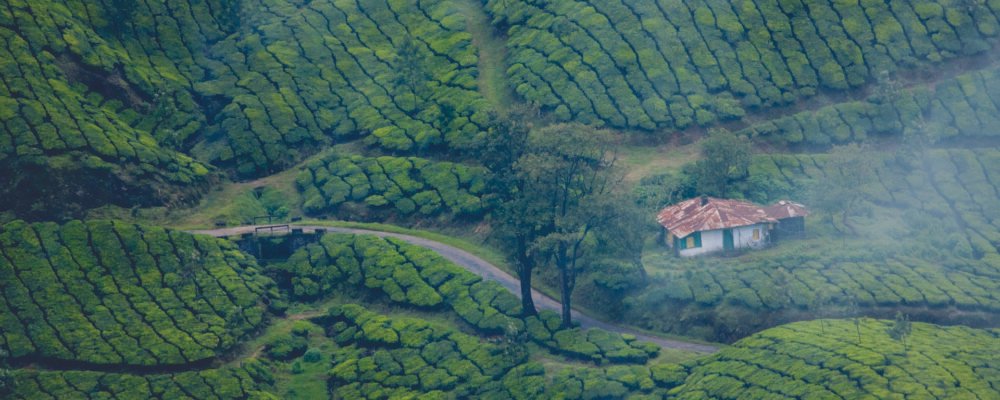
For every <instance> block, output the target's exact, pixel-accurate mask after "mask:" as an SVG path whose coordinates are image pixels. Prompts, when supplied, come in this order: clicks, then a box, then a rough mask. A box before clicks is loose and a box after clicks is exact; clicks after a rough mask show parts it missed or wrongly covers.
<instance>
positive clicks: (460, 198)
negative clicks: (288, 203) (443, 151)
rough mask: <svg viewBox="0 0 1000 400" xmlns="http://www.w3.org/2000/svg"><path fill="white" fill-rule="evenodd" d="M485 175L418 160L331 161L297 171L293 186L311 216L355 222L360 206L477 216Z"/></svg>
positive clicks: (483, 207)
mask: <svg viewBox="0 0 1000 400" xmlns="http://www.w3.org/2000/svg"><path fill="white" fill-rule="evenodd" d="M485 179H486V178H485V171H484V170H483V169H482V168H479V167H470V166H466V165H463V164H456V163H450V162H435V161H430V160H426V159H422V158H415V157H408V158H400V157H377V158H367V157H361V156H350V157H341V156H332V157H329V158H326V159H324V160H321V161H318V162H314V163H310V164H308V165H307V166H306V168H304V169H303V170H302V171H301V172H299V175H298V177H297V178H296V186H297V187H298V189H299V191H300V192H302V193H303V208H304V209H305V211H306V212H307V213H309V214H325V213H334V214H336V213H337V212H338V211H340V210H341V209H342V208H346V209H348V210H349V211H343V212H341V213H342V214H349V215H350V217H352V218H357V217H358V211H359V210H358V207H347V205H363V206H365V207H367V208H369V209H371V210H375V211H378V210H392V211H393V212H394V213H396V214H400V215H409V214H414V215H422V216H433V215H439V214H443V213H447V214H451V215H455V216H477V215H480V214H482V213H483V212H484V211H485V210H486V206H487V205H486V203H485V200H484V197H487V193H486V182H485Z"/></svg>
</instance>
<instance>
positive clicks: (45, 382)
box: [11, 362, 277, 400]
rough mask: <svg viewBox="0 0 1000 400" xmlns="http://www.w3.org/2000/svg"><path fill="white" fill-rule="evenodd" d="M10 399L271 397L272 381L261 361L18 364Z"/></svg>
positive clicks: (268, 399) (257, 399)
mask: <svg viewBox="0 0 1000 400" xmlns="http://www.w3.org/2000/svg"><path fill="white" fill-rule="evenodd" d="M14 379H15V381H16V382H17V383H16V385H15V390H14V392H13V393H12V395H11V398H12V399H24V400H45V399H53V400H77V399H79V400H86V399H154V398H156V399H192V400H194V399H197V400H202V399H206V400H238V399H242V400H272V399H277V397H275V396H273V395H271V394H270V393H267V392H266V391H262V388H264V387H265V386H266V385H268V384H270V383H273V378H272V377H271V375H270V372H268V371H267V369H265V368H263V366H262V365H260V364H258V363H253V362H251V363H247V364H245V366H243V367H241V368H220V369H206V370H203V371H197V372H182V373H175V374H159V375H132V374H120V373H101V372H89V371H45V370H28V369H22V370H18V371H17V372H16V373H15V374H14Z"/></svg>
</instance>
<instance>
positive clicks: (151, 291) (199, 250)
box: [0, 221, 272, 365]
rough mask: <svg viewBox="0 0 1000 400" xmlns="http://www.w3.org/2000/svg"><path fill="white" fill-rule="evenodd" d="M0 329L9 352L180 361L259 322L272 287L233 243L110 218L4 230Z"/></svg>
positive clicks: (0, 233) (103, 360) (215, 350)
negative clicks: (264, 302) (111, 220)
mask: <svg viewBox="0 0 1000 400" xmlns="http://www.w3.org/2000/svg"><path fill="white" fill-rule="evenodd" d="M0 255H2V257H0V287H3V294H4V297H3V301H2V302H0V327H2V329H0V331H2V332H3V338H4V342H5V343H6V346H5V347H6V348H9V350H10V353H11V355H12V356H13V357H25V356H38V357H47V358H52V359H61V360H69V361H83V362H89V363H95V364H123V365H157V364H183V363H186V362H193V361H198V360H202V359H206V358H211V357H213V356H215V355H218V354H219V353H220V352H222V351H225V350H227V349H229V348H231V347H233V346H234V345H236V343H237V341H238V340H240V339H242V338H244V337H246V336H247V335H248V334H249V333H250V332H252V331H253V330H254V329H255V328H256V327H258V326H260V325H261V324H263V322H264V321H263V320H264V318H263V314H264V306H262V305H261V301H262V298H263V297H264V296H266V295H267V294H266V291H267V290H268V288H269V286H270V285H272V283H271V281H270V280H269V279H268V278H266V277H264V276H263V275H260V274H258V273H257V270H256V266H255V262H254V261H253V260H252V259H249V258H248V257H246V256H245V255H244V254H243V253H241V252H239V251H238V250H237V249H236V248H234V247H233V246H232V245H231V244H229V243H228V242H225V241H221V240H218V239H212V238H207V237H196V236H191V235H188V234H184V233H179V232H174V231H167V230H164V229H162V228H150V227H143V226H135V225H127V224H122V223H116V222H104V221H94V222H86V223H81V222H69V223H67V224H65V225H61V226H60V225H56V224H52V223H44V224H26V223H23V222H12V223H8V224H6V225H4V226H3V227H2V229H0Z"/></svg>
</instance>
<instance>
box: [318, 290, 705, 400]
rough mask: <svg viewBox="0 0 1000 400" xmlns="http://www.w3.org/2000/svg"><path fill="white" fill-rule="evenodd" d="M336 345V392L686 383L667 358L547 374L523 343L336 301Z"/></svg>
mask: <svg viewBox="0 0 1000 400" xmlns="http://www.w3.org/2000/svg"><path fill="white" fill-rule="evenodd" d="M325 323H326V325H327V334H328V335H329V336H330V337H332V338H333V339H334V340H335V341H336V342H337V343H338V344H339V345H340V346H342V348H341V349H338V350H337V351H335V354H334V356H333V363H334V367H333V369H331V370H330V374H331V377H332V380H333V381H334V382H335V384H334V385H331V386H332V388H333V395H334V397H337V398H371V397H390V398H393V397H406V396H415V395H423V396H432V397H438V398H442V397H443V398H487V399H536V398H554V397H559V398H565V399H593V398H623V397H625V396H626V395H641V394H646V395H652V394H656V395H658V396H660V397H662V396H663V395H664V394H665V393H666V390H665V389H667V388H670V387H672V386H676V385H677V384H679V383H680V382H682V381H683V377H684V374H685V371H684V369H683V368H682V367H680V366H678V365H672V364H653V365H651V366H645V365H614V366H609V367H606V368H598V367H591V368H566V369H562V370H561V371H559V372H558V373H556V374H553V375H552V376H548V377H547V376H545V375H546V371H545V369H544V368H543V367H542V366H541V365H540V364H538V363H535V362H527V358H528V353H527V352H526V349H524V348H520V349H518V348H519V346H523V343H517V342H516V340H514V339H512V338H509V337H506V338H504V339H500V340H497V341H492V342H482V341H480V339H479V338H477V337H474V336H469V335H465V334H462V333H460V332H458V331H456V330H454V329H448V328H444V327H441V326H437V325H432V324H430V323H427V322H425V321H423V320H419V319H407V318H389V317H387V316H384V315H379V314H375V313H372V312H370V311H367V310H365V309H364V308H362V307H360V306H356V305H344V306H337V307H334V308H332V309H331V310H330V312H329V315H328V317H327V319H326V321H325Z"/></svg>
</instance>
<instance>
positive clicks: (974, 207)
mask: <svg viewBox="0 0 1000 400" xmlns="http://www.w3.org/2000/svg"><path fill="white" fill-rule="evenodd" d="M873 157H876V158H877V160H875V161H874V163H875V165H876V169H875V171H876V177H877V179H876V180H875V181H874V182H872V183H870V184H868V185H865V186H864V187H860V188H857V189H858V190H860V191H862V192H864V193H866V194H867V195H866V198H867V199H868V201H870V202H871V204H872V206H871V209H870V210H869V211H868V213H867V216H864V215H862V216H860V217H856V218H855V219H856V220H857V221H858V225H859V227H858V230H859V232H858V233H857V234H851V233H850V231H846V232H834V233H828V234H826V235H821V234H817V235H814V236H815V238H813V239H808V240H804V241H801V242H787V243H783V244H782V245H781V246H777V247H776V248H775V249H772V250H767V251H764V252H760V253H750V254H746V255H744V256H742V257H739V258H717V259H704V260H687V261H678V260H676V259H674V257H673V256H672V255H668V254H665V253H664V254H657V255H652V254H651V255H649V256H648V257H647V259H646V260H645V265H646V267H647V268H649V269H650V270H651V272H652V274H653V276H655V278H654V279H655V280H656V281H657V284H654V285H651V286H650V287H649V288H648V289H647V290H645V291H644V292H643V293H641V294H639V295H638V296H637V297H636V298H633V299H631V300H628V302H630V304H631V305H632V308H631V310H632V311H631V312H633V313H634V314H632V315H631V316H630V319H631V320H634V321H642V322H641V323H642V324H644V325H646V326H648V327H649V328H653V329H658V330H666V331H675V332H687V333H689V334H690V333H694V334H698V335H705V336H707V337H713V338H716V339H719V340H727V339H730V340H731V339H735V338H739V337H743V336H745V335H746V334H748V333H750V332H753V331H756V330H759V329H762V328H764V327H767V326H773V325H775V324H780V323H783V322H788V321H790V320H796V319H802V318H812V317H814V316H816V315H818V314H819V315H821V314H822V313H832V315H841V314H849V313H852V312H858V310H868V311H867V312H869V313H876V314H879V315H882V316H883V317H887V318H888V317H891V316H892V310H894V309H897V308H905V309H907V310H908V312H910V313H911V314H914V315H916V316H917V317H918V318H921V319H924V320H928V321H953V322H964V323H974V324H981V325H982V324H985V325H989V326H992V325H991V324H993V323H995V322H992V321H995V320H996V319H995V315H996V313H997V312H998V311H1000V297H998V293H1000V286H998V282H1000V281H998V277H1000V275H998V271H997V268H996V264H997V262H998V253H997V251H998V245H1000V225H998V224H997V221H998V214H997V210H998V209H1000V208H998V204H996V202H997V199H998V197H997V195H996V190H995V189H994V188H995V187H997V186H998V185H1000V181H997V179H998V178H1000V175H997V171H1000V163H998V162H1000V154H998V153H997V152H995V151H992V150H963V149H952V150H932V151H927V152H925V153H917V154H916V155H914V154H912V153H907V152H900V153H898V154H896V153H876V154H873ZM827 159H828V156H826V155H823V154H814V155H808V154H799V155H787V154H771V155H760V156H757V157H756V158H755V159H754V161H753V163H752V165H751V174H752V175H753V176H755V177H758V178H759V179H760V180H759V181H760V182H770V187H778V188H784V190H785V192H783V191H782V190H776V191H775V192H774V194H775V195H776V196H783V195H784V194H787V193H793V192H796V191H798V192H801V191H802V190H804V188H806V187H808V186H809V185H810V182H815V181H817V180H822V179H826V176H827V174H833V173H835V172H834V171H830V170H828V169H827V167H826V160H827ZM824 224H825V221H815V225H811V226H812V227H814V228H820V229H821V226H822V225H824ZM811 229H812V228H811ZM842 229H846V228H842ZM678 308H681V309H684V310H685V313H687V314H685V313H682V314H678V313H677V310H678Z"/></svg>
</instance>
